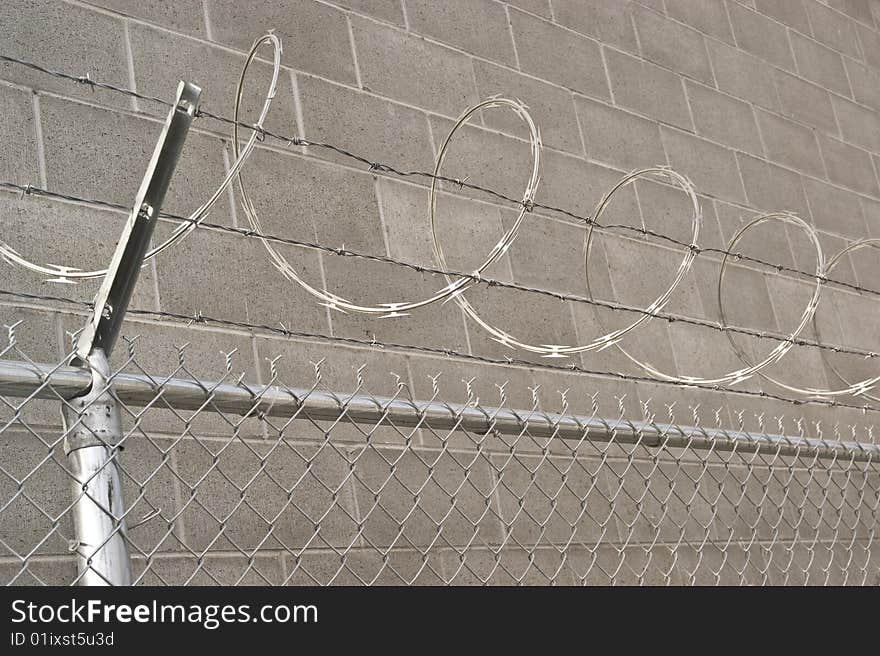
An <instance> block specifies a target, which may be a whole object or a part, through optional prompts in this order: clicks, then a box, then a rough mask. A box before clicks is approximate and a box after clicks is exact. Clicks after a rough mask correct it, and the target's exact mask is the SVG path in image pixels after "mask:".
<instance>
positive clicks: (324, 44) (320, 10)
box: [207, 0, 355, 84]
mask: <svg viewBox="0 0 880 656" xmlns="http://www.w3.org/2000/svg"><path fill="white" fill-rule="evenodd" d="M207 12H208V17H209V19H210V25H211V34H212V35H213V39H214V40H215V41H216V42H218V43H222V44H224V45H228V46H232V47H233V48H236V49H238V50H241V51H244V52H247V51H248V50H250V47H251V44H252V43H253V40H254V39H255V38H256V37H258V36H259V35H261V34H264V33H265V32H268V31H269V30H272V29H274V30H275V33H276V34H277V35H278V36H279V37H280V38H281V41H282V43H283V44H284V52H285V58H284V61H285V63H286V64H288V65H290V66H292V67H293V68H295V69H296V70H299V71H305V72H307V73H314V74H315V75H320V76H322V77H326V78H330V79H331V80H338V81H339V82H346V83H348V84H354V83H355V65H354V56H353V54H352V50H351V41H350V39H349V36H348V24H347V22H346V17H345V14H344V13H343V12H341V11H339V10H337V9H334V8H332V7H329V6H327V5H324V4H319V3H317V2H313V1H312V0H295V2H292V3H286V2H284V3H273V4H270V5H261V6H260V7H256V8H253V7H247V6H245V5H242V4H241V3H239V2H235V1H234V0H211V2H209V3H208V4H207Z"/></svg>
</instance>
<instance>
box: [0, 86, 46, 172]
mask: <svg viewBox="0 0 880 656" xmlns="http://www.w3.org/2000/svg"><path fill="white" fill-rule="evenodd" d="M0 112H2V113H3V116H4V117H5V119H4V121H3V125H2V127H0V130H2V132H0V137H2V139H3V143H4V144H6V149H5V153H4V155H3V160H2V162H0V176H2V179H3V180H8V181H10V182H17V183H19V184H27V183H30V184H33V185H38V184H39V168H38V165H37V138H36V125H35V121H34V100H33V97H32V96H31V94H29V93H27V92H25V91H19V90H18V89H13V88H11V87H5V86H4V87H0Z"/></svg>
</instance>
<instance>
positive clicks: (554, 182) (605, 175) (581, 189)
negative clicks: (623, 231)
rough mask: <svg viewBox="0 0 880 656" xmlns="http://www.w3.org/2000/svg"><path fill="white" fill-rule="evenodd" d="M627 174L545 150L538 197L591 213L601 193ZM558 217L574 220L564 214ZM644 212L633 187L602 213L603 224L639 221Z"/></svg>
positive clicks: (542, 201) (551, 203)
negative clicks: (640, 207)
mask: <svg viewBox="0 0 880 656" xmlns="http://www.w3.org/2000/svg"><path fill="white" fill-rule="evenodd" d="M623 176H624V173H623V172H622V171H620V170H616V169H613V168H609V167H604V166H600V165H598V164H593V163H592V162H585V161H584V160H582V159H578V158H575V157H571V156H569V155H564V154H562V153H557V152H551V151H545V153H544V156H543V157H542V158H541V182H540V184H539V186H538V194H537V199H538V200H539V201H540V202H541V203H543V204H545V205H548V206H551V207H558V208H560V209H563V210H566V211H569V212H574V213H575V214H577V215H578V216H584V217H586V216H592V215H593V211H594V210H595V209H596V206H597V205H598V204H599V201H601V200H602V197H603V196H604V195H605V194H606V193H607V192H608V191H609V190H610V189H611V188H612V187H613V186H614V185H615V184H617V182H618V181H619V180H620V179H621V178H622V177H623ZM559 218H561V219H563V220H571V217H568V216H566V215H562V216H560V217H559ZM640 220H641V215H640V213H639V206H638V202H637V200H636V196H635V192H634V191H633V189H632V187H631V186H630V187H626V188H624V189H622V190H620V191H619V192H617V193H616V194H615V195H614V197H613V199H612V200H611V203H610V204H609V205H608V207H607V208H606V210H605V213H604V214H603V215H602V217H601V221H600V222H601V223H602V224H603V225H609V224H612V223H624V224H626V225H639V224H640Z"/></svg>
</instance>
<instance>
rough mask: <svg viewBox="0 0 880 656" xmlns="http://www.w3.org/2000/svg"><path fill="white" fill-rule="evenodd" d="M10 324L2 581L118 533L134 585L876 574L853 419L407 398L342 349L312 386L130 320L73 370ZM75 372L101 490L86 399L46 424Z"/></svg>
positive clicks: (874, 511)
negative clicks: (105, 481) (98, 366)
mask: <svg viewBox="0 0 880 656" xmlns="http://www.w3.org/2000/svg"><path fill="white" fill-rule="evenodd" d="M35 328H36V327H35ZM28 344H29V326H28V324H26V323H20V324H17V325H15V326H13V327H11V328H9V329H8V336H7V337H6V339H5V340H4V343H3V345H2V347H0V436H2V439H0V449H2V455H0V476H2V481H0V540H2V542H0V549H2V553H0V563H2V565H0V571H2V577H3V582H5V583H9V584H15V585H30V584H76V583H80V582H82V581H83V580H84V579H85V578H87V577H91V576H94V575H96V574H97V576H98V577H99V578H102V577H104V575H105V574H104V573H103V572H101V571H100V568H101V567H103V566H104V565H102V564H101V563H103V562H104V561H103V560H102V559H101V557H100V556H101V552H102V550H106V549H108V548H109V545H110V543H111V541H112V540H114V539H118V538H122V540H123V542H124V545H125V546H126V547H127V552H128V561H129V562H128V563H127V564H128V565H129V566H130V572H131V574H130V576H131V582H132V583H135V584H144V585H182V584H224V585H242V584H260V585H264V584H273V585H274V584H305V585H332V584H354V585H361V584H364V585H372V584H404V585H414V584H432V585H440V584H447V585H466V584H467V585H470V584H477V585H481V584H529V585H531V584H560V585H571V584H600V585H620V584H626V585H629V584H632V585H635V584H638V585H645V584H648V585H653V584H707V585H717V584H721V585H739V584H758V585H766V584H787V585H792V584H837V585H843V584H845V585H864V584H874V585H876V584H878V583H880V580H878V567H880V556H878V553H880V546H878V540H877V536H876V526H877V519H878V506H880V465H878V463H880V446H878V445H877V444H875V443H874V439H873V435H872V434H870V432H851V433H849V434H848V433H847V432H846V430H845V429H841V428H834V429H832V430H830V431H829V430H826V431H824V432H823V431H822V430H821V429H819V428H817V427H816V426H815V425H813V426H811V424H810V422H808V421H805V420H804V421H792V420H791V419H789V420H787V422H786V424H785V425H783V423H782V422H779V423H778V424H776V425H774V423H773V421H772V420H770V419H769V418H767V422H766V424H763V425H759V430H746V427H747V424H749V423H753V422H746V421H744V420H743V416H742V415H741V414H740V415H739V418H737V416H736V413H733V415H731V414H730V413H727V412H726V411H722V409H720V408H719V409H717V410H714V409H711V408H695V409H690V410H687V411H686V412H685V413H684V415H683V416H679V417H678V418H676V412H677V410H676V408H675V407H673V406H669V407H666V408H662V412H656V413H655V410H657V409H656V408H655V409H651V408H649V407H648V405H647V404H646V405H645V406H644V407H640V406H639V405H638V404H636V405H635V407H633V405H632V404H628V403H627V400H626V399H625V398H620V399H618V400H617V402H616V404H613V403H609V402H608V401H607V397H603V399H602V400H601V401H600V400H599V397H598V395H597V396H596V397H593V398H574V397H573V396H571V395H568V394H566V393H565V392H564V391H560V393H559V394H556V395H555V398H556V399H557V402H556V403H555V404H550V403H548V402H546V399H547V398H548V397H547V396H546V395H543V396H540V397H539V395H538V394H537V392H536V391H535V390H532V391H530V392H528V394H529V395H530V396H531V397H532V398H533V399H534V401H533V403H532V404H531V406H530V407H528V406H527V407H518V408H517V407H511V405H512V404H511V403H510V401H509V399H510V398H512V396H511V395H512V394H513V390H509V389H506V388H504V387H503V386H502V387H499V388H497V390H496V398H494V399H491V398H489V397H486V396H485V389H484V388H480V385H479V381H475V380H466V381H461V382H459V381H456V380H451V379H450V380H446V379H444V378H443V377H442V376H438V377H437V378H434V379H433V380H432V381H430V389H431V390H432V393H431V394H430V395H429V396H428V397H427V398H422V399H418V398H415V396H414V394H413V391H412V386H411V385H410V384H409V382H408V381H407V379H406V377H402V376H396V377H395V376H394V375H389V374H388V372H387V370H386V371H382V372H378V373H381V376H376V375H373V374H375V373H377V372H375V371H374V372H372V373H371V372H369V371H368V370H366V369H363V368H362V369H359V370H357V371H356V373H355V374H354V375H352V376H351V380H350V383H349V384H348V385H344V386H343V387H344V389H341V388H332V387H331V386H329V385H328V384H327V382H326V380H327V376H326V372H327V370H328V369H332V368H333V364H334V363H333V362H330V361H329V360H328V361H322V362H315V363H311V364H307V363H305V362H300V363H296V368H295V371H296V372H297V373H296V374H295V375H292V376H290V377H289V378H288V379H285V378H286V376H287V374H282V373H281V372H282V370H284V371H290V370H288V369H285V368H282V367H281V366H280V362H279V361H277V360H275V361H272V363H271V366H270V367H269V376H268V380H264V381H263V382H262V383H256V382H255V381H253V380H247V379H246V378H247V377H246V376H245V375H243V374H239V373H237V371H238V369H237V360H236V358H237V354H228V355H227V356H225V357H224V356H222V355H218V363H217V364H218V365H219V367H220V369H219V370H220V371H225V374H224V375H221V376H218V377H216V379H214V380H211V381H208V380H205V379H203V378H200V377H199V376H198V375H197V374H196V373H194V372H192V369H191V367H190V366H189V362H188V359H187V349H186V348H181V349H179V350H177V352H176V361H177V365H176V366H175V367H166V368H165V369H164V370H163V371H161V372H160V371H156V370H154V369H152V368H151V362H154V361H155V358H154V356H155V353H151V352H150V349H143V350H141V347H140V345H139V340H137V339H135V340H127V344H124V345H120V348H118V349H117V351H116V354H115V355H114V360H115V363H114V366H113V367H112V368H111V371H110V372H109V375H107V376H106V377H105V378H93V375H92V373H90V372H89V371H88V370H87V369H84V368H81V367H74V366H69V362H70V357H65V358H60V359H58V361H56V362H54V363H45V362H38V361H35V359H34V358H33V357H32V354H30V353H29V352H28V351H29V347H28ZM71 356H72V353H71ZM437 373H438V374H441V373H442V371H438V372H437ZM93 380H102V381H104V382H103V383H102V385H103V386H104V387H105V388H106V389H107V390H111V391H112V398H113V402H115V403H116V405H117V406H118V408H119V409H120V414H121V418H122V426H121V432H120V434H119V435H118V436H117V438H115V439H111V437H110V436H108V435H107V434H101V433H99V432H97V431H96V432H94V433H93V435H94V438H95V439H97V440H99V441H101V442H102V444H104V448H105V449H106V451H107V454H108V460H107V461H106V463H105V464H104V465H103V466H105V467H116V468H118V472H119V480H120V481H121V486H122V490H121V492H122V495H121V496H122V505H121V507H119V506H114V504H115V503H117V502H113V501H110V502H108V503H107V504H106V505H104V504H102V502H101V496H100V494H98V493H96V491H95V483H96V481H97V480H98V476H99V474H98V473H97V472H95V473H94V474H93V475H92V476H91V477H89V478H87V479H86V480H83V479H82V477H81V476H80V475H78V474H76V473H75V472H72V471H71V462H72V461H71V459H70V452H69V449H70V438H71V436H72V435H73V434H75V433H76V432H77V431H81V430H82V429H83V427H86V428H87V427H88V426H93V425H94V424H93V423H90V421H91V417H92V415H93V413H95V412H98V413H100V412H103V411H104V408H103V406H101V405H100V404H99V403H98V404H96V403H90V404H85V405H84V406H80V407H78V408H77V410H76V412H77V416H78V420H76V421H74V422H73V423H71V422H70V421H68V422H67V424H68V425H67V426H66V427H65V426H64V423H65V422H63V421H62V420H61V413H60V412H59V409H60V408H62V407H67V408H68V410H69V409H70V408H71V407H73V406H72V402H71V399H73V398H74V397H76V396H77V395H81V394H82V393H83V392H85V391H88V390H89V389H90V387H92V385H93ZM376 381H385V382H384V383H383V382H376ZM478 389H482V390H483V392H482V395H480V394H479V393H478V392H477V390H478ZM101 391H103V390H96V389H94V388H92V389H91V391H90V394H89V397H88V398H96V397H100V394H97V395H96V394H95V393H96V392H101ZM516 396H517V398H522V395H520V394H516ZM450 398H455V399H456V400H457V401H456V402H455V403H452V402H447V399H450ZM551 405H553V407H550V406H551ZM68 416H70V415H68ZM786 430H788V431H789V432H788V433H787V434H786V433H785V432H784V431H786ZM84 500H86V501H88V502H90V503H92V504H94V507H93V510H97V512H99V513H101V514H103V515H104V517H105V519H107V520H108V521H109V526H110V530H109V533H108V535H107V539H106V540H105V541H103V542H101V543H100V544H87V543H84V542H82V541H81V540H77V538H76V537H75V536H76V535H78V533H77V532H76V531H75V527H74V524H75V522H76V521H78V520H77V518H76V516H75V515H76V513H77V512H78V510H77V508H79V507H81V506H82V504H83V502H84ZM107 505H109V506H111V507H107Z"/></svg>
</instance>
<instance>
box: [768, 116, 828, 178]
mask: <svg viewBox="0 0 880 656" xmlns="http://www.w3.org/2000/svg"><path fill="white" fill-rule="evenodd" d="M755 114H756V116H757V118H758V125H759V126H760V128H761V134H762V136H763V138H764V145H765V146H766V147H767V157H768V158H769V159H771V160H772V161H774V162H778V163H780V164H784V165H786V166H788V167H791V168H793V169H795V170H797V171H801V172H802V173H806V174H808V175H812V176H815V177H817V178H821V177H824V175H825V167H824V166H823V164H822V156H821V155H820V154H819V144H818V143H816V134H815V132H814V131H813V130H811V129H810V128H808V127H805V126H803V125H800V124H799V123H794V122H793V121H789V120H788V119H784V118H781V117H780V116H777V115H776V114H770V113H768V112H765V111H764V110H760V109H759V110H756V112H755Z"/></svg>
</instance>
